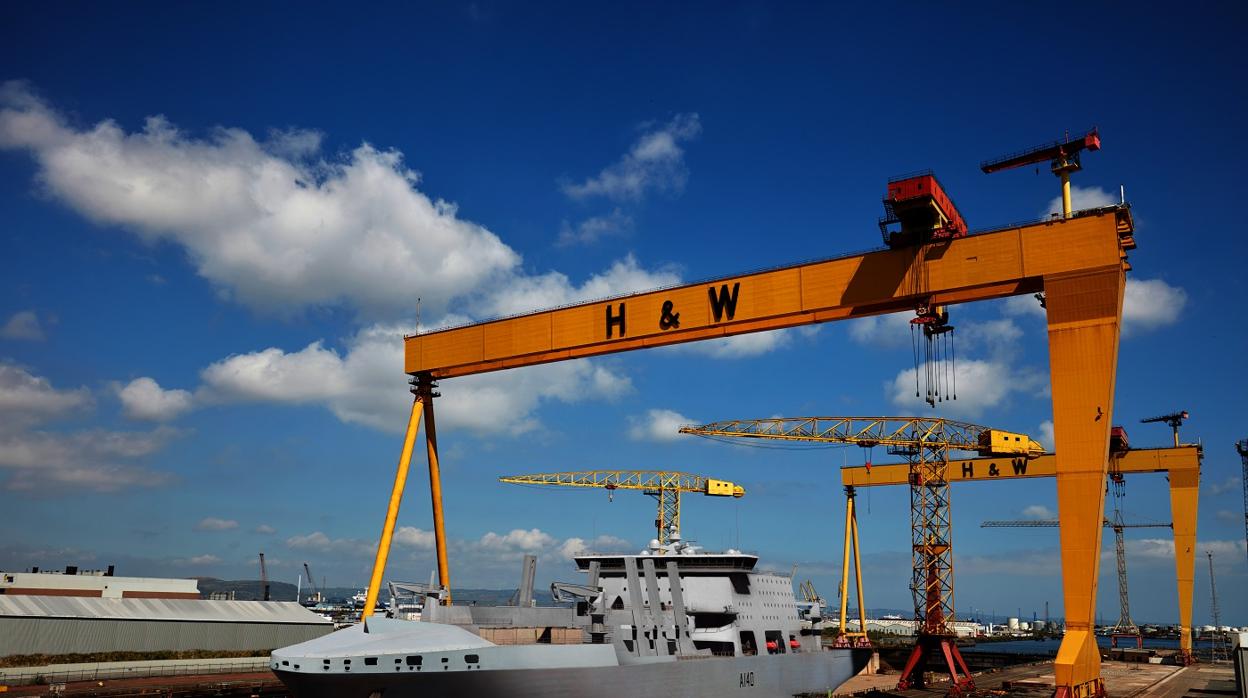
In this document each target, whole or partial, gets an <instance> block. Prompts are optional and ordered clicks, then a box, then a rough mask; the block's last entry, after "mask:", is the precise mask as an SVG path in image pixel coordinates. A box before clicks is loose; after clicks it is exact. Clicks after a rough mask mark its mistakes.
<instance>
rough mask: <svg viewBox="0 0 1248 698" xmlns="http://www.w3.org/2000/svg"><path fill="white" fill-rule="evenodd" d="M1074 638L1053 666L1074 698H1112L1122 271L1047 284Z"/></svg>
mask: <svg viewBox="0 0 1248 698" xmlns="http://www.w3.org/2000/svg"><path fill="white" fill-rule="evenodd" d="M1044 286H1045V299H1046V303H1045V308H1046V310H1047V313H1046V316H1047V319H1048V333H1049V375H1050V382H1051V384H1052V390H1053V446H1054V450H1056V451H1057V453H1058V454H1059V457H1058V459H1057V512H1058V519H1059V521H1060V529H1059V532H1060V534H1061V555H1062V592H1063V596H1064V599H1065V607H1066V636H1065V637H1064V638H1063V639H1062V645H1061V647H1060V648H1059V649H1058V651H1057V658H1056V659H1055V660H1054V662H1053V670H1054V675H1055V678H1056V681H1055V684H1056V685H1057V686H1058V687H1059V691H1063V689H1064V692H1065V693H1067V694H1068V695H1069V696H1070V698H1080V696H1082V695H1088V696H1094V695H1095V696H1099V695H1101V694H1103V693H1104V682H1103V681H1102V679H1101V653H1100V649H1099V648H1098V647H1097V644H1096V632H1095V631H1096V625H1095V624H1096V582H1097V575H1098V574H1099V572H1100V564H1101V530H1102V528H1101V522H1102V521H1103V520H1104V517H1105V476H1106V473H1107V470H1108V465H1109V430H1110V418H1111V416H1112V415H1113V414H1114V381H1115V379H1116V378H1117V372H1118V338H1119V329H1120V325H1121V323H1122V296H1123V290H1124V288H1125V286H1126V273H1125V271H1124V270H1123V268H1122V265H1121V264H1114V265H1109V266H1106V267H1104V268H1102V269H1095V270H1087V271H1080V272H1073V273H1068V274H1062V275H1060V276H1056V277H1053V278H1046V279H1045V285H1044Z"/></svg>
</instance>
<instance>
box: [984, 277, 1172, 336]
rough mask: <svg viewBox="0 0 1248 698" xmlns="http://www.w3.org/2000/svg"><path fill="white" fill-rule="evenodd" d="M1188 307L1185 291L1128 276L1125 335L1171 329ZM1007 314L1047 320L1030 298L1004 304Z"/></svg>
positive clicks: (1124, 297)
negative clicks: (1166, 327) (1168, 327)
mask: <svg viewBox="0 0 1248 698" xmlns="http://www.w3.org/2000/svg"><path fill="white" fill-rule="evenodd" d="M1186 305H1187V291H1185V290H1183V288H1182V287H1179V286H1171V285H1170V284H1168V283H1166V282H1165V281H1163V280H1161V279H1139V278H1136V277H1134V276H1128V277H1127V287H1126V289H1125V290H1124V291H1123V296H1122V335H1123V336H1124V337H1128V336H1130V335H1133V334H1138V333H1140V332H1147V331H1149V330H1155V329H1157V328H1159V327H1165V326H1166V325H1172V324H1174V323H1175V322H1177V321H1178V319H1179V317H1180V316H1181V315H1182V314H1183V308H1184V306H1186ZM1005 312H1007V313H1009V314H1011V315H1031V316H1035V317H1041V318H1043V317H1044V308H1042V307H1040V303H1039V302H1037V301H1036V300H1035V299H1034V298H1032V297H1031V296H1014V297H1012V298H1009V299H1008V300H1006V302H1005Z"/></svg>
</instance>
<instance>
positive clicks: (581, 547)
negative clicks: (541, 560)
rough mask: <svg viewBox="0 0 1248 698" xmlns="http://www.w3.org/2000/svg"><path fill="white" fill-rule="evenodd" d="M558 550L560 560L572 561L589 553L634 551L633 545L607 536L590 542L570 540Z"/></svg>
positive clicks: (577, 539) (576, 539) (579, 539)
mask: <svg viewBox="0 0 1248 698" xmlns="http://www.w3.org/2000/svg"><path fill="white" fill-rule="evenodd" d="M558 550H559V557H560V558H562V559H564V560H571V559H572V558H574V557H576V556H577V555H581V554H583V553H588V552H610V553H618V552H628V551H631V550H632V543H629V542H628V541H626V540H624V539H623V538H616V537H615V536H607V535H602V536H598V537H597V538H595V539H593V540H589V541H587V540H585V539H584V538H569V539H567V540H565V541H564V542H563V543H562V544H560V545H559V549H558Z"/></svg>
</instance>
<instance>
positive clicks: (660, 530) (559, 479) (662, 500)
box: [498, 470, 745, 546]
mask: <svg viewBox="0 0 1248 698" xmlns="http://www.w3.org/2000/svg"><path fill="white" fill-rule="evenodd" d="M498 480H499V482H506V483H509V484H513V485H540V486H552V487H581V488H595V489H604V490H607V492H608V493H609V494H610V495H614V493H615V491H616V490H640V491H641V492H642V494H646V495H649V496H651V497H654V498H655V500H656V501H657V502H658V514H657V516H656V517H655V521H654V525H655V532H656V536H655V538H656V539H657V540H658V541H659V545H660V546H666V545H668V544H669V543H670V542H671V541H672V538H673V534H676V535H677V536H679V533H680V496H681V494H683V493H686V492H692V493H695V494H703V495H707V496H711V497H734V498H740V497H743V496H745V488H743V487H741V486H740V485H737V484H735V483H732V482H729V481H727V480H718V479H715V478H710V477H704V476H702V475H692V474H690V473H680V472H674V471H667V470H581V471H572V472H560V473H535V474H532V475H510V476H506V477H500V478H499V479H498Z"/></svg>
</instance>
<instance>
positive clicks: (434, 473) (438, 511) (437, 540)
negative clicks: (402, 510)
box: [416, 375, 451, 606]
mask: <svg viewBox="0 0 1248 698" xmlns="http://www.w3.org/2000/svg"><path fill="white" fill-rule="evenodd" d="M419 381H420V382H419V383H418V384H417V386H416V388H417V391H418V392H417V395H418V396H419V397H420V398H421V399H423V401H424V403H425V449H426V452H427V453H428V456H429V499H430V501H431V502H432V504H433V541H434V546H435V547H436V549H437V553H438V584H439V585H440V586H441V587H442V588H443V589H445V590H446V593H445V594H444V595H443V596H442V604H443V605H444V606H450V605H451V569H450V566H449V565H448V564H447V562H446V524H445V523H444V521H443V517H442V471H441V468H440V465H439V463H438V429H437V427H436V426H435V420H434V418H433V398H434V397H436V396H437V393H436V392H434V390H433V389H434V388H435V387H436V386H435V384H434V383H433V380H432V379H431V378H430V377H429V376H428V375H424V376H420V377H419Z"/></svg>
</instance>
